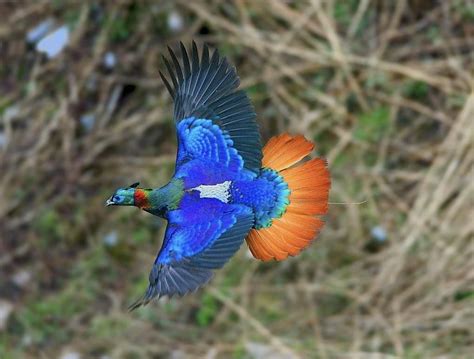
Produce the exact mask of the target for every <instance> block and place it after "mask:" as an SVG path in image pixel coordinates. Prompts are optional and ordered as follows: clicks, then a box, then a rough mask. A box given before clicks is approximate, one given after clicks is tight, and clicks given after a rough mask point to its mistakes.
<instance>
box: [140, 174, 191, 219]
mask: <svg viewBox="0 0 474 359" xmlns="http://www.w3.org/2000/svg"><path fill="white" fill-rule="evenodd" d="M142 191H143V193H144V195H145V196H146V200H147V201H146V202H147V203H146V206H143V207H141V208H142V209H143V210H145V211H147V212H150V213H152V214H154V215H157V216H161V217H165V216H166V213H167V212H168V211H172V210H175V209H177V208H178V206H179V203H180V202H181V198H183V195H184V183H183V180H181V179H176V178H174V179H172V180H171V181H170V182H169V183H168V184H167V185H165V186H163V187H161V188H158V189H153V190H142Z"/></svg>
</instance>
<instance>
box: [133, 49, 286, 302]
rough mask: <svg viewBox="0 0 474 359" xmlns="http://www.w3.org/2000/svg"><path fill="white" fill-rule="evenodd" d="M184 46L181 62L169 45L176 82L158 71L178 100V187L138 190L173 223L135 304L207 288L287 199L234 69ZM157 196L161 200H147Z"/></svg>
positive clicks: (145, 205) (143, 202)
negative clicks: (269, 166) (265, 163)
mask: <svg viewBox="0 0 474 359" xmlns="http://www.w3.org/2000/svg"><path fill="white" fill-rule="evenodd" d="M181 51H182V61H183V62H182V65H181V64H180V63H179V61H178V59H177V57H176V55H175V54H174V52H173V51H171V50H170V57H171V62H169V61H168V60H166V59H164V61H165V65H166V67H167V69H168V71H169V75H170V81H169V80H167V79H166V77H165V76H163V74H161V72H160V75H161V76H162V78H163V81H164V83H165V85H166V87H167V88H168V90H169V92H170V94H171V96H172V97H173V100H174V102H175V106H174V118H175V121H176V130H177V137H178V153H177V158H176V170H175V174H174V177H173V179H172V181H171V183H172V184H173V186H168V187H164V188H161V189H157V190H150V193H149V194H148V193H144V192H143V191H142V192H141V194H140V196H141V197H140V203H141V205H140V207H141V208H143V209H145V210H147V211H149V212H151V213H153V214H157V215H160V216H163V217H164V218H166V219H167V220H168V226H167V229H166V233H165V238H164V241H163V246H162V248H161V250H160V252H159V253H158V255H157V257H156V260H155V263H154V265H153V268H152V271H151V273H150V278H149V280H150V284H149V287H148V290H147V292H146V293H145V295H144V297H143V298H141V299H140V300H139V301H137V302H136V303H135V304H134V305H133V306H132V308H136V307H138V306H140V305H142V304H146V303H148V302H149V301H150V300H151V299H153V298H155V297H161V296H163V295H167V296H173V295H175V294H178V295H184V294H186V293H188V292H190V291H194V290H196V289H197V288H199V287H200V286H202V285H204V284H205V283H206V282H207V281H208V280H209V279H210V278H211V276H212V270H214V269H218V268H220V267H222V266H223V265H224V264H225V263H226V262H227V261H228V260H229V259H230V257H232V256H233V255H234V254H235V252H236V251H237V250H238V249H239V247H240V245H241V244H242V242H243V241H244V239H245V237H246V236H247V234H248V232H249V231H250V229H251V228H254V227H255V228H261V227H265V226H267V225H268V224H269V223H271V219H272V218H273V217H275V216H281V213H280V212H281V211H282V208H284V207H285V205H286V204H287V203H288V195H289V189H288V186H287V185H286V183H285V182H284V181H283V179H282V178H281V177H280V176H279V175H278V173H277V172H276V171H272V170H262V169H261V167H262V165H261V162H262V145H261V143H260V135H259V132H258V127H257V124H256V121H255V113H254V110H253V108H252V106H251V104H250V101H249V99H248V97H247V96H246V94H245V93H244V92H242V91H237V90H236V89H237V86H238V84H239V79H238V77H237V74H236V72H235V69H234V68H233V67H232V66H230V65H229V64H228V62H227V61H226V59H224V58H221V57H220V56H219V54H218V52H217V51H215V52H214V53H213V54H212V56H210V55H209V49H208V47H207V46H204V48H203V52H202V56H201V58H200V57H199V55H198V51H197V47H196V44H195V43H193V46H192V51H191V56H188V52H187V51H186V49H185V48H184V46H183V45H182V44H181ZM136 193H138V192H137V191H136ZM135 196H137V194H135ZM154 198H157V199H159V201H160V203H153V201H151V202H150V201H148V202H147V199H154ZM135 202H137V198H135ZM158 206H159V210H156V208H157V207H158Z"/></svg>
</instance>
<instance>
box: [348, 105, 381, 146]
mask: <svg viewBox="0 0 474 359" xmlns="http://www.w3.org/2000/svg"><path fill="white" fill-rule="evenodd" d="M389 128H390V110H389V108H388V107H385V106H382V107H377V108H375V109H373V110H371V111H369V112H366V113H363V114H362V115H360V116H359V118H358V122H357V125H356V128H355V130H354V138H356V139H357V140H359V141H370V142H376V141H379V140H380V139H381V138H382V137H383V136H384V135H386V134H387V132H388V130H389Z"/></svg>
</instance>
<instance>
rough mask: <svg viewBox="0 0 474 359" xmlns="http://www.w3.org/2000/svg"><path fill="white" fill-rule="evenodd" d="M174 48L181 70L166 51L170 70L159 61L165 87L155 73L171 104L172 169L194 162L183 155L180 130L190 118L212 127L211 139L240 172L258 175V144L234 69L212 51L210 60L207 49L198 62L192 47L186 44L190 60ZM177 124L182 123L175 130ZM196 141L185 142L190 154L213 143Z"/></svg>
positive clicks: (252, 114) (252, 118) (249, 107)
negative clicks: (234, 157) (174, 133)
mask: <svg viewBox="0 0 474 359" xmlns="http://www.w3.org/2000/svg"><path fill="white" fill-rule="evenodd" d="M180 46H181V57H182V65H181V64H180V62H179V61H178V58H177V56H176V55H175V53H174V52H173V51H172V50H171V49H170V48H168V50H169V53H170V58H171V62H172V64H171V63H170V61H168V60H167V59H166V58H165V57H163V60H164V62H165V65H166V68H167V70H168V72H169V77H170V79H171V83H170V82H169V81H168V80H167V79H166V77H165V76H164V75H163V74H162V73H161V72H160V76H161V78H162V79H163V81H164V83H165V85H166V87H167V89H168V91H169V92H170V94H171V97H172V98H173V100H174V118H175V121H176V122H177V126H178V147H179V154H178V160H177V162H178V165H179V163H180V162H182V161H185V160H189V159H193V158H198V157H196V156H198V155H197V154H196V153H195V152H194V153H188V152H187V147H189V146H186V142H187V141H186V137H185V135H184V136H183V135H181V134H185V132H186V128H185V127H186V126H188V125H190V124H191V123H192V121H190V120H189V119H190V118H192V120H207V125H206V126H207V127H209V122H210V123H211V124H214V125H217V126H216V127H217V128H218V129H219V131H217V130H215V131H213V133H212V136H215V135H216V133H217V132H219V136H220V139H221V141H225V142H227V144H226V146H227V147H231V148H234V149H235V150H237V152H238V155H240V156H241V158H242V159H243V162H244V163H243V166H244V167H245V168H247V169H249V170H251V171H253V172H257V171H259V170H260V167H261V162H262V144H261V142H260V134H259V131H258V126H257V123H256V121H255V112H254V110H253V107H252V105H251V103H250V100H249V98H248V97H247V95H246V94H245V92H244V91H242V90H237V87H238V86H239V82H240V81H239V77H238V76H237V73H236V71H235V68H234V67H233V66H231V65H230V64H229V63H228V62H227V60H226V59H225V58H223V57H220V56H219V53H218V51H217V50H215V51H214V52H213V53H212V55H210V54H209V48H208V46H207V45H204V47H203V50H202V56H201V57H199V53H198V49H197V46H196V43H195V42H193V43H192V50H191V56H189V55H188V51H186V48H185V47H184V45H183V44H182V43H180ZM181 121H187V122H188V123H187V124H186V125H184V126H183V125H181V126H180V122H181ZM180 127H181V128H180ZM183 137H184V139H183ZM201 137H202V138H201V140H199V141H200V142H196V141H197V140H196V138H194V139H193V141H191V142H192V143H193V146H194V148H202V152H203V153H209V152H210V151H212V148H213V146H214V143H213V142H209V141H210V140H213V138H212V137H211V138H208V137H206V136H201ZM196 143H197V145H196ZM193 156H194V157H193Z"/></svg>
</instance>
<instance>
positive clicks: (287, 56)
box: [0, 0, 474, 358]
mask: <svg viewBox="0 0 474 359" xmlns="http://www.w3.org/2000/svg"><path fill="white" fill-rule="evenodd" d="M0 13H1V14H2V21H1V23H0V55H1V57H2V64H0V93H1V96H0V115H1V117H0V134H1V135H2V136H3V138H4V139H5V143H4V144H3V145H0V235H1V237H0V238H1V241H0V270H1V272H2V276H1V279H0V298H3V299H2V300H4V301H6V302H8V303H13V304H14V310H13V313H12V315H11V316H10V318H9V320H8V322H7V323H6V327H5V329H3V332H1V331H2V329H1V326H0V332H1V335H0V357H2V358H3V357H5V358H10V357H11V358H16V357H18V356H20V357H32V358H37V357H44V358H47V357H51V356H57V355H59V354H60V353H63V354H64V353H66V352H67V351H72V352H78V353H81V354H82V357H84V358H89V357H93V358H98V357H101V355H108V356H109V357H111V358H136V357H144V358H145V357H155V356H156V357H161V356H164V357H168V356H172V357H174V358H187V357H208V358H214V357H217V358H221V357H222V358H227V357H229V356H234V357H236V358H247V357H282V358H286V357H301V358H395V357H397V358H446V357H450V358H451V357H452V358H467V357H469V353H472V351H473V349H474V333H473V330H472V328H473V322H474V315H473V298H474V297H473V296H474V270H473V265H472V264H473V255H474V252H473V245H472V238H473V234H474V222H473V220H472V218H473V215H474V213H473V203H474V202H473V201H474V180H473V165H474V151H473V143H474V122H473V117H474V93H473V85H474V78H473V73H474V66H473V63H474V62H473V60H474V53H473V49H474V37H473V36H474V27H473V25H472V19H473V16H474V15H473V7H472V5H471V4H470V2H469V1H462V0H460V1H457V0H453V1H451V2H448V1H444V2H439V3H438V2H436V3H435V2H432V1H424V0H417V1H411V2H408V1H394V2H391V1H376V0H361V1H355V0H354V1H336V0H333V1H331V0H327V1H317V0H312V1H301V2H296V1H295V2H290V1H278V0H269V1H255V2H254V1H245V0H235V1H225V2H221V1H205V2H204V1H178V2H176V3H173V2H159V3H156V4H154V3H151V2H146V1H137V2H134V1H122V2H117V3H115V2H107V3H106V4H105V5H104V4H102V5H98V4H96V3H95V2H90V3H87V4H82V3H80V2H68V3H55V2H52V3H49V2H35V3H22V4H14V3H11V4H8V3H4V4H0ZM170 13H177V14H179V16H181V17H182V20H183V21H184V24H183V28H182V29H180V30H177V31H171V30H170V29H169V26H168V23H167V22H168V20H169V14H170ZM47 18H53V19H55V20H56V21H57V23H62V22H64V21H66V22H67V23H69V24H70V25H71V26H72V29H73V30H72V36H71V40H70V44H69V46H68V48H67V49H66V50H65V51H64V52H63V53H62V54H61V55H60V56H58V57H57V58H55V59H53V60H46V59H44V58H42V57H41V56H40V55H39V54H38V53H36V52H35V51H34V49H32V48H29V47H27V46H26V45H25V43H24V38H25V34H26V32H27V31H29V30H30V29H31V28H32V27H33V26H34V25H36V24H37V23H39V22H40V21H42V20H44V19H47ZM191 39H196V40H197V41H199V42H202V41H207V42H209V43H210V44H212V45H215V46H217V47H219V49H220V50H221V52H223V53H225V54H226V55H227V56H228V57H229V58H230V59H231V61H232V62H233V63H234V64H235V65H236V66H237V68H238V71H239V74H240V75H241V77H242V86H243V87H245V88H246V89H247V90H248V92H249V94H250V95H251V97H252V100H253V102H254V104H255V107H256V110H257V112H258V114H259V123H260V126H261V130H262V135H263V137H264V139H265V140H266V139H268V138H269V137H270V136H271V135H273V134H276V133H279V132H283V131H290V132H294V133H303V134H305V135H306V136H307V137H309V138H312V139H313V140H315V141H316V142H317V144H318V146H319V148H318V154H321V155H324V156H325V157H327V158H328V161H329V164H330V168H331V171H332V175H333V188H332V192H331V201H332V202H347V203H352V202H359V201H366V202H365V203H364V204H360V205H356V204H354V205H337V204H334V205H332V206H331V208H330V214H329V216H328V218H327V226H326V228H325V230H324V231H323V233H322V235H321V237H320V240H319V241H318V243H315V244H314V245H313V246H311V248H310V249H309V250H307V251H306V252H305V253H304V254H303V255H301V256H300V257H297V258H293V259H290V260H288V261H286V262H282V263H269V264H261V263H259V262H256V261H253V260H249V258H248V255H247V254H246V251H245V250H242V251H241V253H240V254H239V256H238V257H237V258H235V259H233V261H231V262H230V263H229V264H228V265H227V266H226V267H225V268H224V270H223V271H221V272H219V273H218V274H217V276H216V278H215V279H214V280H213V282H212V284H211V285H210V286H209V287H208V288H206V289H204V290H202V291H200V292H199V293H198V294H196V295H193V296H189V297H186V298H183V299H173V300H171V301H161V302H159V303H158V304H154V305H151V306H149V307H147V308H145V309H143V310H139V311H136V312H134V313H131V314H130V313H128V312H127V311H126V310H125V308H126V306H127V304H130V303H131V301H132V300H133V299H135V297H136V296H138V295H139V294H140V293H141V292H142V291H143V290H144V288H145V286H146V281H147V273H148V270H149V265H150V263H151V262H152V261H153V257H154V255H155V253H156V250H157V249H158V246H159V242H160V240H161V236H162V232H163V224H162V223H161V222H159V223H157V222H156V220H154V219H153V218H152V217H150V216H149V215H147V214H144V213H140V212H138V211H134V210H126V209H123V210H117V211H110V210H107V211H106V210H105V209H104V208H103V202H104V200H105V198H106V196H108V195H109V194H110V192H111V191H112V190H113V189H114V188H115V187H116V186H120V185H126V184H129V183H132V182H135V181H136V180H140V181H141V182H142V183H143V184H146V185H150V186H159V185H161V184H163V183H164V182H165V181H166V179H167V178H168V177H169V176H170V175H171V173H172V170H173V163H174V153H175V142H174V128H173V124H172V121H171V113H172V112H171V103H170V98H169V96H168V95H167V93H166V91H165V89H164V86H163V85H162V83H161V82H160V81H159V79H158V76H157V70H158V68H161V67H162V64H160V62H159V55H160V54H161V53H162V52H163V51H164V49H165V46H166V45H168V44H171V45H173V44H175V43H176V42H177V41H178V40H182V41H184V42H190V40H191ZM107 51H112V52H114V54H116V56H117V60H118V63H117V65H116V66H115V67H114V68H113V69H106V68H104V65H103V57H104V54H105V53H106V52H107ZM85 114H89V115H92V116H93V118H94V119H95V122H94V124H93V127H92V129H88V127H87V125H85V124H84V123H83V122H81V118H83V116H84V115H85ZM0 142H1V141H0ZM375 227H381V228H383V230H384V231H385V232H386V233H387V235H386V238H385V239H384V238H382V241H380V240H377V239H376V238H374V236H373V235H371V231H372V230H373V229H374V228H375ZM104 238H109V239H110V238H115V241H116V242H113V241H112V242H110V241H109V242H107V240H105V241H104ZM111 243H112V244H111ZM20 272H26V273H29V275H30V277H29V280H27V281H26V282H25V281H24V282H21V281H19V280H15V278H18V273H20Z"/></svg>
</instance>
